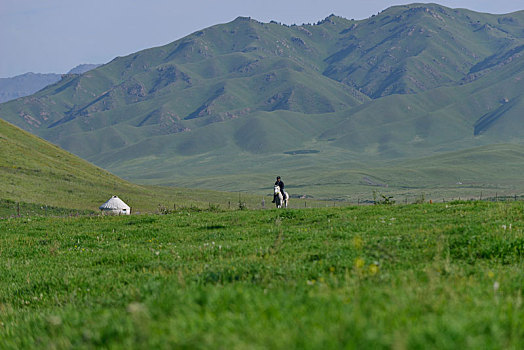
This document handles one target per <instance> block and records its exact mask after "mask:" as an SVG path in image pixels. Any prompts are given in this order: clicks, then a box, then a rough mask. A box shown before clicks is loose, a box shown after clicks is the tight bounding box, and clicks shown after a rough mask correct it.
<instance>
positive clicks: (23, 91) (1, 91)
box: [0, 64, 100, 103]
mask: <svg viewBox="0 0 524 350" xmlns="http://www.w3.org/2000/svg"><path fill="white" fill-rule="evenodd" d="M99 66H100V65H99V64H81V65H78V66H76V67H75V68H73V69H71V70H70V71H69V72H68V73H67V74H83V73H85V72H87V71H89V70H91V69H95V68H96V67H99ZM60 79H62V75H61V74H55V73H47V74H42V73H31V72H30V73H25V74H22V75H17V76H15V77H12V78H0V103H2V102H7V101H10V100H15V99H17V98H19V97H24V96H29V95H32V94H34V93H35V92H37V91H39V90H41V89H43V88H45V87H46V86H48V85H51V84H54V83H56V82H58V81H60Z"/></svg>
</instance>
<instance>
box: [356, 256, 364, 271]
mask: <svg viewBox="0 0 524 350" xmlns="http://www.w3.org/2000/svg"><path fill="white" fill-rule="evenodd" d="M365 263H366V262H365V261H364V259H362V258H356V259H355V267H356V268H357V269H361V268H363V267H364V264H365Z"/></svg>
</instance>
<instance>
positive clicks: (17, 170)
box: [0, 120, 259, 216]
mask: <svg viewBox="0 0 524 350" xmlns="http://www.w3.org/2000/svg"><path fill="white" fill-rule="evenodd" d="M0 183H1V184H2V186H0V216H3V215H13V214H15V213H16V212H15V209H14V207H13V203H22V204H24V205H25V206H29V207H31V208H33V207H34V205H35V204H37V205H38V206H41V205H42V206H53V207H56V208H64V209H81V210H92V211H96V210H98V206H99V205H100V204H102V203H104V202H105V201H106V200H107V199H109V198H110V197H111V196H112V195H115V194H116V195H119V196H120V197H121V198H122V199H123V200H124V201H126V202H127V203H128V204H129V205H130V206H131V207H132V208H133V210H134V211H135V212H136V211H149V212H151V211H156V210H158V206H159V205H161V206H167V205H170V206H172V205H173V204H177V205H179V206H193V205H194V206H199V207H201V208H206V207H208V206H209V204H210V203H212V204H213V205H220V206H222V207H224V204H227V203H228V201H233V203H235V202H234V201H235V200H236V201H238V194H227V193H218V192H214V191H204V190H192V191H188V190H186V189H180V188H164V187H152V186H139V185H135V184H132V183H130V182H127V181H125V180H122V179H121V178H119V177H116V176H114V175H112V174H110V173H109V172H107V171H105V170H103V169H100V168H98V167H96V166H94V165H92V164H90V163H88V162H86V161H84V160H82V159H80V158H78V157H76V156H74V155H72V154H70V153H68V152H66V151H64V150H62V149H60V148H59V147H57V146H54V145H52V144H50V143H48V142H46V141H44V140H42V139H40V138H38V137H35V136H33V135H31V134H29V133H27V132H25V131H23V130H20V129H19V128H17V127H15V126H13V125H11V124H9V123H6V122H5V121H3V120H0ZM242 200H243V201H247V202H248V203H250V204H251V205H253V203H254V201H255V199H254V198H252V197H251V196H246V195H243V196H242ZM258 200H259V198H258V197H257V198H256V202H257V203H258ZM6 204H7V205H8V206H10V207H11V209H10V210H7V209H5V208H3V206H4V205H6ZM30 204H33V206H31V205H30ZM35 208H36V207H35ZM4 209H5V210H4ZM33 209H34V208H33ZM33 209H31V210H33Z"/></svg>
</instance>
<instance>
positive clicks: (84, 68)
mask: <svg viewBox="0 0 524 350" xmlns="http://www.w3.org/2000/svg"><path fill="white" fill-rule="evenodd" d="M100 66H101V64H91V63H83V64H79V65H78V66H76V67H75V68H72V69H71V70H70V71H69V72H67V74H84V73H85V72H89V71H90V70H91V69H95V68H97V67H100Z"/></svg>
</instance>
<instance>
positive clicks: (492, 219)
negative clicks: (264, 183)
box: [0, 202, 524, 349]
mask: <svg viewBox="0 0 524 350" xmlns="http://www.w3.org/2000/svg"><path fill="white" fill-rule="evenodd" d="M523 211H524V204H523V203H522V202H513V203H483V202H453V203H447V204H423V205H409V206H368V207H356V206H355V207H346V208H324V209H301V210H278V211H277V210H265V211H261V210H259V211H223V212H210V211H207V212H195V211H188V210H181V211H177V212H175V213H172V214H170V215H140V216H130V217H80V218H37V217H34V218H18V219H10V220H3V221H0V256H1V259H0V274H1V275H2V277H3V278H2V279H0V347H1V348H4V349H20V348H44V349H45V348H47V349H67V348H85V349H89V348H112V349H123V348H127V349H129V348H131V349H133V348H136V349H142V348H197V349H198V348H202V349H204V348H228V349H233V348H236V349H240V348H253V349H267V348H271V349H310V348H311V349H313V348H317V349H318V348H322V349H326V348H328V349H329V348H331V349H335V348H337V349H338V348H350V349H362V348H374V349H391V348H394V349H421V348H424V349H457V348H477V349H478V348H482V349H518V348H522V347H523V346H524V309H523V305H522V297H523V293H522V290H523V287H524V274H523V272H522V271H523V268H524V266H523V255H524V231H523V230H524V221H523V219H524V214H523Z"/></svg>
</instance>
